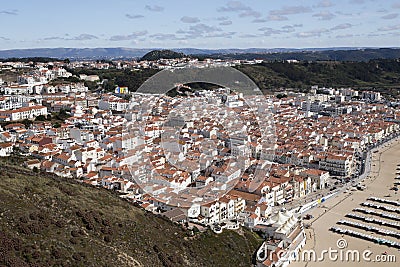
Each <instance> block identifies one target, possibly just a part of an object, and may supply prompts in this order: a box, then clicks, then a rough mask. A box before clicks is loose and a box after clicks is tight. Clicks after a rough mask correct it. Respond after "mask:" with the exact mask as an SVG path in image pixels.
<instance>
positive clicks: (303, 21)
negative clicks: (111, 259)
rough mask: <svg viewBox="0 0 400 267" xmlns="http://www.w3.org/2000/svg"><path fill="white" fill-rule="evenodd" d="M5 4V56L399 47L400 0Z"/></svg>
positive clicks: (0, 21) (0, 13)
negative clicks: (49, 51) (69, 50)
mask: <svg viewBox="0 0 400 267" xmlns="http://www.w3.org/2000/svg"><path fill="white" fill-rule="evenodd" d="M0 3H1V5H0V25H1V30H0V50H5V49H19V48H47V47H76V48H84V47H89V48H93V47H129V48H183V47H192V48H214V49H217V48H306V47H399V46H400V0H309V1H301V0H297V1H294V0H293V1H292V0H284V1H276V0H247V1H244V0H243V1H222V0H211V1H210V0H196V1H183V0H182V1H177V0H154V1H145V0H113V1H110V0H97V1H95V0H80V1H77V0H67V1H54V0H35V1H26V0H12V1H11V0H1V1H0Z"/></svg>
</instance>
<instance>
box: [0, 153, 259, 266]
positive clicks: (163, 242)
mask: <svg viewBox="0 0 400 267" xmlns="http://www.w3.org/2000/svg"><path fill="white" fill-rule="evenodd" d="M0 177H1V181H2V185H1V186H0V203H1V205H0V266H12V267H17V266H146V267H147V266H249V265H250V264H251V258H252V255H253V253H254V252H255V250H256V248H257V247H258V246H259V245H260V242H261V241H260V240H259V239H258V238H257V236H256V235H254V234H253V233H251V232H249V231H247V230H244V231H243V232H242V233H240V234H239V233H237V232H233V231H224V232H223V233H222V234H220V235H216V234H213V233H211V232H209V231H208V232H206V233H203V234H198V235H197V236H195V237H190V234H189V232H188V231H186V230H183V229H182V227H181V226H178V225H175V224H173V223H171V222H170V221H168V220H167V219H165V218H163V217H161V216H156V215H153V214H151V213H149V212H145V211H143V210H141V209H139V208H137V207H134V206H133V205H132V204H130V203H128V202H127V201H124V200H122V199H120V198H119V197H118V196H116V195H114V194H113V193H111V192H109V191H106V190H104V189H100V188H94V187H91V186H85V185H82V184H78V183H76V182H73V181H71V180H66V179H63V178H58V177H55V176H53V175H49V174H36V173H34V172H31V171H29V170H26V169H23V168H20V167H14V166H13V165H12V164H10V162H8V163H7V162H4V161H2V162H1V163H0Z"/></svg>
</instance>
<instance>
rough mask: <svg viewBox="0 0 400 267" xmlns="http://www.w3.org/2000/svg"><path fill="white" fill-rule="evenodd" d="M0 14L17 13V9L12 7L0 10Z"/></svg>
mask: <svg viewBox="0 0 400 267" xmlns="http://www.w3.org/2000/svg"><path fill="white" fill-rule="evenodd" d="M0 15H14V16H16V15H18V10H17V9H12V10H0Z"/></svg>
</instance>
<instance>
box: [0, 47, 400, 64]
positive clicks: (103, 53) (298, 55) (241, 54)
mask: <svg viewBox="0 0 400 267" xmlns="http://www.w3.org/2000/svg"><path fill="white" fill-rule="evenodd" d="M153 50H161V49H158V48H123V47H116V48H35V49H12V50H0V58H3V59H5V58H14V57H15V58H26V57H48V58H60V59H66V58H69V59H71V60H80V59H89V60H96V59H132V58H134V59H139V58H141V57H143V56H144V55H145V54H146V53H149V52H151V51H153ZM170 51H174V52H177V53H183V54H185V55H193V56H199V57H213V58H230V59H249V60H251V59H265V60H285V59H298V60H309V61H314V60H337V61H368V60H370V59H378V58H385V59H394V58H399V57H400V49H399V48H363V47H361V48H356V47H337V48H301V49H294V48H270V49H269V48H247V49H236V48H232V49H197V48H176V49H175V48H174V49H170Z"/></svg>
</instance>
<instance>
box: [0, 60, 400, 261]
mask: <svg viewBox="0 0 400 267" xmlns="http://www.w3.org/2000/svg"><path fill="white" fill-rule="evenodd" d="M254 63H258V62H255V61H254V62H240V61H220V60H217V61H213V60H209V61H204V62H199V61H197V60H192V59H184V60H182V59H180V60H160V61H157V62H122V61H121V62H117V63H116V66H117V68H121V69H122V68H132V69H140V68H148V67H153V68H159V69H173V68H183V67H186V66H187V65H190V66H191V67H199V68H204V67H207V66H210V65H217V66H220V65H221V66H233V65H237V64H254ZM63 65H64V63H63V62H53V63H51V64H48V63H37V64H36V65H35V67H30V68H27V69H28V70H27V71H25V72H24V73H21V71H20V70H21V69H24V68H26V67H28V66H29V64H28V63H23V62H3V63H1V65H0V67H1V68H2V70H5V69H8V70H19V73H20V74H19V75H18V78H17V82H7V81H5V80H0V92H1V96H0V122H1V125H2V126H1V131H0V156H3V157H4V156H10V155H21V156H24V157H25V163H24V165H25V166H26V167H27V168H30V169H33V170H35V171H43V172H50V173H54V174H56V175H59V176H63V177H67V178H71V179H76V180H78V181H81V182H82V183H85V184H90V185H92V186H97V187H103V188H106V189H109V190H114V191H117V192H119V193H120V194H121V197H123V198H126V199H129V200H130V201H132V202H134V203H135V204H136V205H139V206H141V207H142V208H143V209H145V210H148V211H151V212H154V213H159V214H163V215H165V216H166V217H168V218H169V219H171V220H172V221H174V222H177V223H182V224H184V225H190V227H191V228H192V229H193V228H194V227H196V228H198V229H202V228H205V227H207V226H208V227H211V228H212V229H213V230H214V231H215V232H217V233H218V232H221V231H223V229H225V228H227V229H238V228H239V227H248V228H250V229H253V230H254V231H257V232H260V233H262V235H263V236H264V237H265V240H266V242H264V243H263V245H262V247H261V248H260V250H259V251H258V252H257V260H258V262H259V264H260V265H261V266H262V265H263V266H272V265H273V264H277V263H278V261H279V260H280V259H278V258H277V257H273V256H271V255H274V253H275V254H276V253H278V252H279V251H282V250H284V251H288V253H287V257H286V260H288V261H290V253H289V251H296V250H298V249H300V248H301V246H302V245H304V242H305V237H304V231H303V225H302V222H301V219H300V218H299V217H298V216H297V215H296V214H295V211H293V210H290V209H289V208H288V207H289V206H290V203H293V202H295V201H298V202H299V203H300V201H301V200H302V199H306V198H307V197H310V196H313V197H315V198H317V196H318V194H322V193H321V192H324V194H325V195H327V194H328V193H329V192H330V191H331V190H332V191H334V190H335V185H337V184H338V183H339V184H340V183H345V182H346V181H349V180H351V179H352V178H354V177H357V176H359V175H360V174H362V173H363V172H364V171H365V158H366V153H367V152H368V151H369V150H370V149H371V147H372V146H374V145H375V144H376V143H380V142H383V141H386V140H388V139H390V138H393V137H394V136H396V135H397V134H398V133H399V132H400V131H399V130H400V128H399V122H400V111H399V110H398V109H396V108H394V107H392V106H391V105H390V103H389V102H387V101H385V99H384V97H383V96H382V95H381V94H380V93H378V92H372V91H357V90H354V89H352V88H319V87H318V86H313V87H312V88H311V90H310V93H308V94H305V93H298V92H294V91H290V90H288V91H287V92H285V94H284V95H283V96H282V95H281V96H280V97H277V96H276V95H266V96H265V99H264V102H263V101H261V102H260V99H258V100H257V99H256V101H255V102H257V101H258V102H257V103H258V104H257V106H258V107H259V109H258V111H260V110H261V111H260V112H261V113H260V114H259V115H260V117H261V118H264V119H265V118H268V121H267V122H266V125H265V127H267V128H268V131H264V130H260V125H259V124H257V123H256V121H257V120H256V118H255V116H254V115H253V111H254V110H253V109H252V107H251V105H249V104H248V103H247V102H246V99H245V98H246V97H245V96H243V95H242V94H240V93H235V92H233V91H231V90H229V88H219V89H217V90H214V91H205V90H199V91H194V92H190V93H186V94H185V95H178V96H175V97H170V96H166V95H162V96H159V95H147V94H139V93H135V92H133V91H134V90H131V91H132V92H130V88H126V87H124V88H123V89H122V87H118V88H116V89H115V91H113V92H104V90H101V91H91V90H89V89H88V87H87V86H85V81H90V82H98V83H99V84H100V83H101V81H100V78H99V77H98V76H97V75H80V76H79V77H76V79H77V80H79V81H78V82H64V83H61V84H56V85H54V84H52V83H51V81H53V80H54V79H57V78H60V77H61V78H69V77H72V76H73V75H72V74H71V73H70V72H68V71H67V70H66V68H64V67H63ZM75 67H87V68H95V69H108V68H110V65H109V63H98V62H79V61H77V62H71V63H68V68H75ZM188 103H196V104H195V105H194V104H193V105H190V104H188ZM143 106H150V107H151V109H149V110H144V109H143V108H142V107H143ZM177 107H181V108H180V109H179V108H177ZM263 112H264V113H263ZM57 116H58V118H59V119H58V121H54V120H53V118H54V117H57ZM60 118H61V119H60ZM263 127H264V126H263ZM260 177H261V178H260ZM259 178H260V179H261V180H258V181H257V183H255V180H256V179H259ZM254 185H256V186H254ZM315 198H314V199H315ZM274 259H275V260H274ZM274 261H275V262H274ZM277 266H278V265H277Z"/></svg>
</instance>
